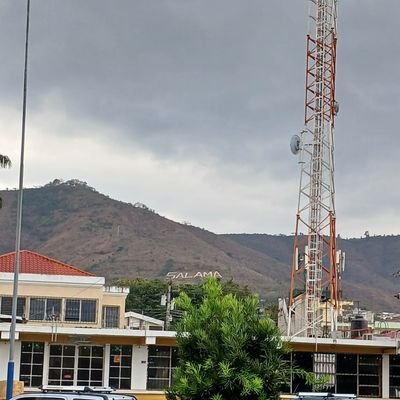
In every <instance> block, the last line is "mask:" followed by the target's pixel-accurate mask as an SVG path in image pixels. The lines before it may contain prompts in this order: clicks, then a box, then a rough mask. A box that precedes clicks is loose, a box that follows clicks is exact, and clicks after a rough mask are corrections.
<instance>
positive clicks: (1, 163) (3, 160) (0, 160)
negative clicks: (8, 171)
mask: <svg viewBox="0 0 400 400" xmlns="http://www.w3.org/2000/svg"><path fill="white" fill-rule="evenodd" d="M0 167H1V168H7V167H11V160H10V159H9V157H8V156H3V154H0Z"/></svg>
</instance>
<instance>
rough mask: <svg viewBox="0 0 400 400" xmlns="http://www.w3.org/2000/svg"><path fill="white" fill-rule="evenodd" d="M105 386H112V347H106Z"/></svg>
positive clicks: (107, 345)
mask: <svg viewBox="0 0 400 400" xmlns="http://www.w3.org/2000/svg"><path fill="white" fill-rule="evenodd" d="M103 385H104V386H110V345H109V344H106V345H105V346H104V365H103Z"/></svg>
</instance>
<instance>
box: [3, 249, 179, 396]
mask: <svg viewBox="0 0 400 400" xmlns="http://www.w3.org/2000/svg"><path fill="white" fill-rule="evenodd" d="M14 260H15V254H14V253H10V254H5V255H3V256H0V321H2V322H0V380H5V379H6V371H7V368H6V366H7V362H8V354H9V339H10V337H9V335H10V334H9V332H10V318H9V316H10V314H11V304H12V287H13V279H14V274H13V268H14ZM128 293H129V290H128V289H127V288H120V287H108V286H105V280H104V278H102V277H97V276H94V275H92V274H90V273H87V272H85V271H82V270H80V269H78V268H75V267H72V266H69V265H67V264H64V263H61V262H59V261H56V260H53V259H51V258H48V257H45V256H42V255H40V254H37V253H33V252H30V251H26V250H24V251H22V252H21V262H20V274H19V289H18V307H17V314H18V316H19V317H21V319H19V320H21V323H18V324H17V328H16V345H15V347H16V355H15V379H16V380H21V381H23V382H24V384H25V388H28V389H29V388H37V387H39V386H40V385H43V384H51V385H91V386H112V387H115V388H117V389H121V390H125V391H134V392H136V393H148V392H154V391H156V392H157V391H160V390H162V389H164V388H166V387H168V386H169V385H170V384H171V377H172V370H173V367H174V365H175V360H176V356H175V353H176V350H175V347H174V344H175V333H174V332H166V331H163V330H159V329H160V326H161V329H162V326H163V324H162V321H158V320H155V319H151V318H149V317H145V316H141V315H140V314H135V313H129V314H128V315H127V317H125V300H126V297H127V295H128ZM152 328H154V330H152ZM1 365H3V367H1Z"/></svg>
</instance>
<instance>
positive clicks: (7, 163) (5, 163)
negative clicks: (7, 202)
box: [0, 154, 11, 208]
mask: <svg viewBox="0 0 400 400" xmlns="http://www.w3.org/2000/svg"><path fill="white" fill-rule="evenodd" d="M7 167H8V168H10V167H11V160H10V158H9V157H8V156H3V154H0V168H7ZM2 207H3V199H2V198H1V197H0V208H2Z"/></svg>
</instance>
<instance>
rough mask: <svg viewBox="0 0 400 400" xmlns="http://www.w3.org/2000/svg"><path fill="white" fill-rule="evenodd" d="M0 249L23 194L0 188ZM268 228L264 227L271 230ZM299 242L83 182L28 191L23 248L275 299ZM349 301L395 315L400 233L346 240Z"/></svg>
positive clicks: (96, 268)
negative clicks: (169, 210)
mask: <svg viewBox="0 0 400 400" xmlns="http://www.w3.org/2000/svg"><path fill="white" fill-rule="evenodd" d="M0 197H1V198H2V199H3V208H2V210H0V252H1V253H6V252H11V251H14V245H15V221H16V205H17V191H16V190H3V191H0ZM267 230H268V227H266V231H267ZM292 243H293V238H292V237H290V236H285V235H267V234H235V235H216V234H214V233H212V232H209V231H207V230H204V229H200V228H196V227H194V226H190V225H188V224H179V223H177V222H174V221H171V220H169V219H167V218H164V217H162V216H160V215H158V214H157V213H156V212H155V211H154V210H152V209H150V208H149V207H147V206H145V205H144V204H142V203H139V202H134V203H132V204H128V203H123V202H121V201H117V200H113V199H111V198H109V197H108V196H105V195H103V194H101V193H98V192H97V191H96V190H95V189H94V188H92V187H90V186H88V185H87V184H86V183H85V182H81V181H78V180H70V181H67V182H62V181H60V180H55V181H53V182H51V183H49V184H47V185H45V186H43V187H38V188H30V189H25V190H24V204H23V223H22V243H21V247H22V248H23V249H29V250H32V251H36V252H39V253H41V254H44V255H47V256H49V257H53V258H56V259H58V260H60V261H63V262H66V263H68V264H72V265H74V266H77V267H79V268H82V269H85V270H87V271H89V272H91V273H93V274H95V275H99V276H105V277H106V279H107V281H108V282H112V281H114V280H116V279H136V278H145V279H146V278H147V279H159V280H165V279H166V278H169V279H172V280H174V281H177V280H178V279H177V278H179V281H180V282H182V283H200V282H201V279H200V277H204V276H207V275H216V276H219V275H220V276H222V279H223V280H230V279H232V280H233V281H234V282H238V283H239V284H240V285H243V286H244V285H247V286H248V287H249V288H250V289H251V290H254V291H257V292H259V293H260V294H261V297H263V298H265V299H267V300H272V299H276V297H278V296H286V295H287V294H288V288H289V279H290V262H291V253H292ZM339 246H340V248H341V249H343V250H345V251H346V256H347V257H346V259H347V261H346V264H347V267H346V271H345V274H344V279H343V289H344V297H346V298H351V299H354V300H356V301H360V305H361V306H362V307H368V308H371V309H374V310H385V311H396V310H397V309H398V308H399V304H398V300H397V299H395V298H394V296H393V295H394V294H395V293H398V292H399V291H400V290H399V281H398V280H396V278H395V276H394V275H395V272H396V271H397V270H398V269H399V264H398V260H399V256H400V236H375V237H372V236H369V237H363V238H359V239H341V240H339Z"/></svg>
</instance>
